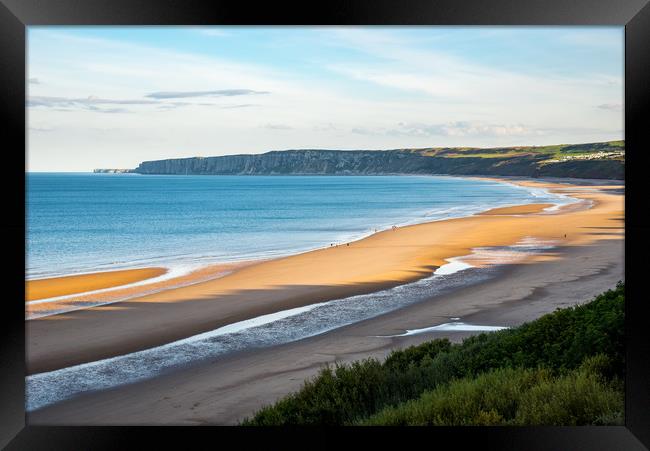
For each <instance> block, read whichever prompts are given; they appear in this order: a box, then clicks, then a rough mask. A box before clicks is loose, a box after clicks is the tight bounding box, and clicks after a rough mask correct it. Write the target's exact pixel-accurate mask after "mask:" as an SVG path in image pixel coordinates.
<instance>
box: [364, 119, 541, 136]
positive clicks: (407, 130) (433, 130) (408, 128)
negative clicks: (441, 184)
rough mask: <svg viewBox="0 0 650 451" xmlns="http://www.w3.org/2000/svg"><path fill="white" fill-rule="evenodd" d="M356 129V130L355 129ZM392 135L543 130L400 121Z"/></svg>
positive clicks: (511, 133)
mask: <svg viewBox="0 0 650 451" xmlns="http://www.w3.org/2000/svg"><path fill="white" fill-rule="evenodd" d="M353 131H354V130H353ZM387 133H388V134H391V135H407V136H449V137H465V136H490V137H506V136H529V135H539V134H542V133H543V132H542V131H540V130H536V129H533V128H530V127H527V126H524V125H521V124H489V123H485V122H480V121H456V122H447V123H442V124H407V123H403V122H400V123H398V124H397V127H396V128H392V129H389V130H388V131H387Z"/></svg>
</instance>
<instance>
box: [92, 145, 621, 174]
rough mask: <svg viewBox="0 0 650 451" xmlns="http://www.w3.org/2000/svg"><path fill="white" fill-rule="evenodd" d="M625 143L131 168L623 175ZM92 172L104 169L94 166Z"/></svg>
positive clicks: (311, 155)
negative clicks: (94, 168) (95, 168)
mask: <svg viewBox="0 0 650 451" xmlns="http://www.w3.org/2000/svg"><path fill="white" fill-rule="evenodd" d="M624 169H625V143H624V141H610V142H604V143H590V144H563V145H555V146H541V147H502V148H501V147H500V148H488V149H480V148H470V147H462V148H458V147H457V148H452V147H450V148H425V149H395V150H347V151H341V150H306V149H303V150H284V151H271V152H267V153H263V154H256V155H226V156H219V157H193V158H179V159H168V160H155V161H145V162H142V163H141V164H140V165H139V166H138V167H137V168H135V169H133V170H132V171H130V172H135V173H139V174H175V175H306V174H323V175H381V174H448V175H493V176H498V175H506V176H526V177H575V178H594V179H618V180H622V179H623V178H624ZM95 171H96V172H105V171H109V170H102V169H97V170H95Z"/></svg>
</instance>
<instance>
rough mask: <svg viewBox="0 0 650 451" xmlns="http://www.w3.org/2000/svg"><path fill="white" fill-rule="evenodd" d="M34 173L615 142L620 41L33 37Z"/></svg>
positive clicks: (41, 31) (524, 32) (537, 30)
mask: <svg viewBox="0 0 650 451" xmlns="http://www.w3.org/2000/svg"><path fill="white" fill-rule="evenodd" d="M27 71H28V84H27V86H28V99H27V106H28V127H29V129H28V161H27V169H28V170H33V171H88V170H92V169H93V168H95V167H135V166H136V165H137V164H138V163H139V162H140V161H143V160H150V159H160V158H177V157H188V156H197V155H203V156H211V155H225V154H235V153H260V152H265V151H269V150H279V149H296V148H330V149H391V148H412V147H436V146H477V147H494V146H509V145H542V144H558V143H578V142H594V141H603V140H610V139H622V138H623V28H622V27H239V26H237V27H235V26H232V27H29V29H28V65H27Z"/></svg>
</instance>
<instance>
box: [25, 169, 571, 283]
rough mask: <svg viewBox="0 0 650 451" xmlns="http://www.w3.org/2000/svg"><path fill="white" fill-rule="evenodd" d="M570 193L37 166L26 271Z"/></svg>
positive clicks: (259, 252) (160, 257)
mask: <svg viewBox="0 0 650 451" xmlns="http://www.w3.org/2000/svg"><path fill="white" fill-rule="evenodd" d="M531 202H536V203H555V204H563V203H567V202H570V199H568V198H564V197H562V196H558V195H553V194H550V193H547V192H545V191H543V190H541V189H534V188H522V187H518V186H515V185H512V184H509V183H500V182H492V181H484V180H478V179H463V178H456V177H442V176H164V175H158V176H154V175H139V174H92V173H28V174H27V185H26V215H27V218H26V220H27V221H26V224H27V233H26V235H27V236H26V241H25V243H26V244H25V246H26V268H25V272H26V278H28V279H33V278H44V277H53V276H60V275H69V274H79V273H86V272H94V271H105V270H114V269H123V268H137V267H151V266H164V267H168V268H176V269H178V268H196V266H197V265H207V264H212V263H220V262H233V261H242V260H251V259H261V258H269V257H275V256H281V255H287V254H292V253H297V252H301V251H306V250H310V249H316V248H320V247H327V246H330V244H338V243H344V242H347V241H351V240H355V239H359V238H361V237H363V236H366V235H369V234H371V233H373V232H374V231H375V230H383V229H387V228H390V227H392V226H393V225H396V226H402V225H406V224H413V223H419V222H427V221H433V220H440V219H445V218H452V217H461V216H468V215H472V214H474V213H477V212H480V211H483V210H486V209H489V208H494V207H499V206H506V205H518V204H525V203H531Z"/></svg>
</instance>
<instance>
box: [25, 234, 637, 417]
mask: <svg viewBox="0 0 650 451" xmlns="http://www.w3.org/2000/svg"><path fill="white" fill-rule="evenodd" d="M613 224H614V225H616V226H619V227H618V228H616V229H614V228H612V229H609V230H610V231H609V232H608V233H612V234H614V233H617V234H619V238H622V233H623V231H622V226H623V223H622V221H620V222H619V221H615V222H613ZM597 230H598V229H595V231H597ZM552 254H553V256H554V257H555V258H553V259H550V258H549V259H539V260H533V261H529V262H525V263H522V264H516V265H511V266H508V267H507V268H506V269H505V270H504V271H503V272H502V273H501V274H499V275H498V276H497V277H495V278H494V279H491V280H488V281H486V282H483V283H480V284H478V285H474V286H470V287H466V288H463V289H460V290H457V291H455V292H453V293H451V294H447V295H441V296H436V297H433V298H430V299H428V300H426V301H424V302H421V303H418V304H414V305H411V306H409V307H406V308H403V309H400V310H397V311H393V312H390V313H387V314H385V315H381V316H378V317H375V318H372V319H369V320H366V321H362V322H359V323H357V324H353V325H350V326H347V327H343V328H340V329H336V330H334V331H331V332H328V333H325V334H322V335H319V336H315V337H312V338H308V339H304V340H300V341H297V342H293V343H289V344H286V345H279V346H275V347H272V348H266V349H258V350H250V351H245V352H239V353H236V354H232V355H228V356H222V357H219V358H216V359H214V360H212V361H208V362H203V363H201V364H198V365H195V366H192V367H189V368H186V369H183V370H180V371H175V372H171V373H168V374H165V375H162V376H159V377H157V378H154V379H151V380H147V381H143V382H139V383H135V384H132V385H127V386H122V387H118V388H115V389H111V390H105V391H100V392H95V393H89V394H84V395H81V396H79V397H77V398H74V399H71V400H68V401H64V402H61V403H58V404H55V405H52V406H49V407H46V408H43V409H40V410H37V411H34V412H31V413H28V417H27V422H28V424H30V425H38V424H43V425H46V424H47V425H83V424H85V425H120V424H132V425H207V424H236V423H238V422H239V421H241V420H242V419H243V418H244V417H246V416H251V415H252V414H253V413H254V412H255V411H256V410H258V409H259V408H261V407H262V406H264V405H268V404H271V403H273V402H274V401H276V400H277V399H279V398H281V397H282V396H284V395H286V394H287V393H290V392H292V391H295V390H298V389H299V388H300V387H301V386H302V384H303V381H304V380H305V379H306V378H310V377H312V376H314V375H315V374H317V373H318V371H319V370H320V368H322V366H323V365H325V364H327V363H333V362H339V363H342V362H350V361H353V360H359V359H364V358H367V357H375V358H380V359H381V358H384V357H385V356H386V355H387V354H388V353H389V352H390V350H391V349H396V348H402V347H405V346H409V345H412V344H418V343H421V342H423V341H426V340H430V339H433V338H441V337H448V338H450V339H451V340H452V341H455V342H458V341H460V340H461V339H462V338H464V337H466V336H468V335H470V333H467V332H434V333H426V334H421V335H413V336H408V337H392V338H384V337H377V336H378V335H395V334H400V333H403V332H404V331H405V330H406V329H418V328H424V327H429V326H432V325H437V324H441V323H447V322H450V320H451V318H455V317H458V318H460V319H461V320H462V321H463V322H466V323H471V324H480V325H493V326H516V325H519V324H522V323H523V322H527V321H531V320H533V319H535V318H538V317H539V316H541V315H542V314H545V313H550V312H552V311H553V310H555V309H556V308H560V307H567V306H570V305H575V304H577V303H582V302H585V301H589V300H590V299H592V297H593V296H595V295H597V294H600V293H601V292H603V291H605V290H607V289H609V288H613V287H614V285H615V284H616V282H617V281H618V280H622V279H623V278H624V259H623V240H622V239H598V240H596V241H594V242H592V243H590V244H583V245H578V246H564V247H561V248H559V249H556V250H553V251H552Z"/></svg>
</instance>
